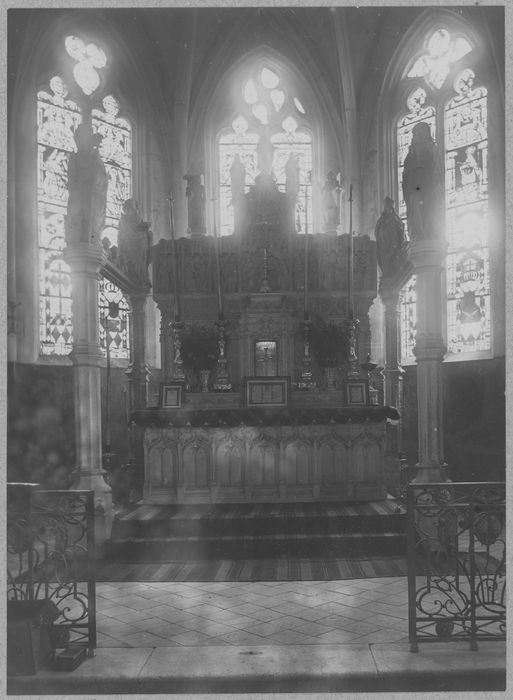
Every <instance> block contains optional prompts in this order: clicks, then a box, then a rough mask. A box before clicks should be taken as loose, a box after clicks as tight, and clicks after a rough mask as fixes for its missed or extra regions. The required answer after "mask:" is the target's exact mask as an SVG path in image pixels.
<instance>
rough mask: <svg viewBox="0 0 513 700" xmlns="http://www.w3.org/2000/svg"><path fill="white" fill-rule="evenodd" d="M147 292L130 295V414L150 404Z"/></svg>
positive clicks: (128, 372) (127, 373) (128, 374)
mask: <svg viewBox="0 0 513 700" xmlns="http://www.w3.org/2000/svg"><path fill="white" fill-rule="evenodd" d="M147 295H148V291H147V290H142V291H141V292H140V293H137V294H134V293H132V294H130V302H131V305H132V343H131V345H132V352H131V361H130V366H129V368H128V369H127V371H126V372H125V374H126V376H127V377H128V406H129V408H130V412H132V411H137V410H139V409H143V408H146V405H147V403H148V375H149V372H148V367H147V366H146V359H145V351H144V343H145V332H146V331H145V324H144V319H145V316H144V305H145V302H146V297H147Z"/></svg>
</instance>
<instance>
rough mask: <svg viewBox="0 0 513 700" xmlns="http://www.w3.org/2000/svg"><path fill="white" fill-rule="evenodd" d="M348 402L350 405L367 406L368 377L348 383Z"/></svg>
mask: <svg viewBox="0 0 513 700" xmlns="http://www.w3.org/2000/svg"><path fill="white" fill-rule="evenodd" d="M346 403H347V405H348V406H367V404H368V403H369V384H368V382H367V380H366V379H355V380H354V381H348V382H347V383H346Z"/></svg>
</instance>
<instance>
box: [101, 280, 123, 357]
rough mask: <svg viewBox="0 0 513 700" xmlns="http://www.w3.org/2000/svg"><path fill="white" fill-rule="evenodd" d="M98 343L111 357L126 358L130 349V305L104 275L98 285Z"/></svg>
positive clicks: (119, 290)
mask: <svg viewBox="0 0 513 700" xmlns="http://www.w3.org/2000/svg"><path fill="white" fill-rule="evenodd" d="M99 311H100V345H101V347H102V348H104V353H105V354H106V353H107V338H108V341H109V346H108V347H109V356H110V357H111V358H112V359H116V358H117V359H128V357H129V351H130V335H129V334H130V324H129V313H130V305H129V303H128V300H127V299H126V297H125V296H124V295H123V292H122V291H121V289H120V288H119V287H117V286H116V285H115V284H114V283H113V282H111V281H110V280H107V279H105V278H104V277H102V278H101V280H100V287H99Z"/></svg>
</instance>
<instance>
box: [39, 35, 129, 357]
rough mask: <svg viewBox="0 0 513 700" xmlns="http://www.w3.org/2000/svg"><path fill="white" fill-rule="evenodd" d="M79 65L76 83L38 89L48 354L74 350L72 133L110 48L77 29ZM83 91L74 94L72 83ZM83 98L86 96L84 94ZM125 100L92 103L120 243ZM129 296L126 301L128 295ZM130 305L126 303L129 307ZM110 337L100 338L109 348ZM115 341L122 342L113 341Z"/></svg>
mask: <svg viewBox="0 0 513 700" xmlns="http://www.w3.org/2000/svg"><path fill="white" fill-rule="evenodd" d="M64 47H65V51H66V53H67V55H68V58H69V61H70V63H71V65H72V68H73V71H72V72H73V78H74V83H76V84H73V85H70V86H68V85H66V84H65V82H64V80H63V79H62V78H61V77H60V76H58V75H56V76H54V77H53V78H52V79H51V80H50V82H49V85H48V88H47V89H43V90H40V91H39V92H38V95H37V116H36V126H37V226H38V244H39V341H40V353H41V354H42V355H44V356H63V355H68V354H69V353H70V351H71V349H72V344H73V320H72V308H71V278H70V272H69V267H68V265H67V264H66V263H65V262H64V260H63V257H62V251H63V250H64V247H65V245H66V239H65V232H64V227H65V220H66V210H67V202H68V159H69V156H70V154H71V153H73V152H75V151H76V145H75V141H74V138H73V135H74V132H75V130H76V128H77V126H78V125H79V124H80V123H81V121H82V113H81V108H80V106H79V99H78V98H80V95H81V94H82V96H83V95H85V96H87V97H89V96H90V95H92V93H94V91H95V90H96V89H97V88H98V87H99V85H100V74H99V71H100V70H101V69H103V68H104V67H105V65H106V57H105V54H104V52H103V51H102V50H101V49H100V48H98V47H97V46H96V45H95V44H92V43H89V44H85V42H83V41H82V40H81V39H80V38H78V37H76V36H68V37H66V39H65V40H64ZM71 89H73V90H74V91H75V93H77V99H71V98H70V96H69V93H70V90H71ZM80 99H82V98H80ZM119 111H120V107H119V103H118V102H117V101H116V100H115V98H114V97H112V96H111V95H108V96H106V97H104V98H103V100H102V103H101V106H100V105H99V106H97V107H95V106H94V105H93V109H92V125H93V130H94V131H96V132H98V133H100V134H101V135H102V141H101V144H100V155H101V157H102V159H103V162H104V163H105V167H106V170H107V174H108V183H109V184H108V191H107V215H106V221H105V230H104V232H103V236H102V237H103V238H104V239H105V238H106V239H107V240H108V241H109V244H110V245H116V244H117V228H118V222H119V216H120V214H121V205H122V203H123V201H124V200H125V199H128V198H129V197H130V196H131V194H132V129H131V125H130V123H129V122H128V120H126V119H124V118H123V117H120V116H119ZM125 301H126V300H125ZM125 306H127V304H126V303H125V304H123V305H122V307H123V308H124V307H125ZM104 338H105V336H104V335H103V336H102V338H101V341H102V347H103V348H104V351H105V342H104ZM124 338H125V340H126V342H124V344H122V345H123V347H122V348H121V349H120V347H118V346H119V338H117V339H115V340H114V339H112V345H111V350H112V357H123V358H128V335H127V334H125V336H124ZM114 346H116V347H114Z"/></svg>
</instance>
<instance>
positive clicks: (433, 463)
mask: <svg viewBox="0 0 513 700" xmlns="http://www.w3.org/2000/svg"><path fill="white" fill-rule="evenodd" d="M446 252H447V243H446V242H445V240H443V239H441V238H436V239H423V240H417V241H412V242H411V243H410V249H409V256H410V260H411V262H412V263H413V265H414V267H415V275H416V278H417V339H416V344H415V349H414V353H415V357H416V358H417V406H418V429H419V461H418V464H417V475H416V477H415V479H414V482H415V483H430V482H436V481H445V480H446V478H447V476H446V466H447V465H446V464H445V460H444V435H443V393H442V360H443V357H444V353H445V347H444V342H443V335H442V319H443V315H442V299H443V296H442V270H443V265H444V261H445V256H446Z"/></svg>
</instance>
